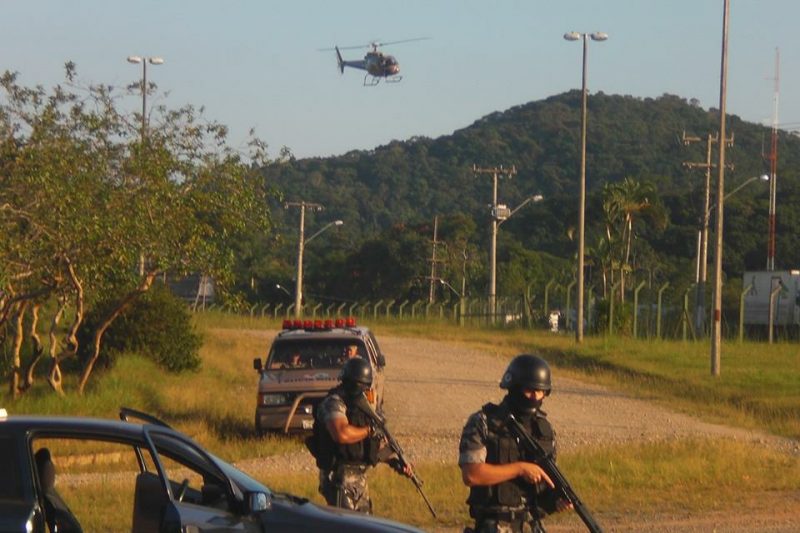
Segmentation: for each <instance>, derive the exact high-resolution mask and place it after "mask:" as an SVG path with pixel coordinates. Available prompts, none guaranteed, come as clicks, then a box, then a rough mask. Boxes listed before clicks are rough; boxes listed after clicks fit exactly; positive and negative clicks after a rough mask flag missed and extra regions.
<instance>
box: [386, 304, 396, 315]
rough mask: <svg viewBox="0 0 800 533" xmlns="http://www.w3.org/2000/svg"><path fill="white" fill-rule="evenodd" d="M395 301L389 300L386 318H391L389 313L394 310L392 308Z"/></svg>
mask: <svg viewBox="0 0 800 533" xmlns="http://www.w3.org/2000/svg"><path fill="white" fill-rule="evenodd" d="M394 302H395V300H389V301H388V302H386V318H389V313H390V312H391V310H392V306H393V305H394Z"/></svg>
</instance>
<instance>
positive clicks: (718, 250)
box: [711, 0, 730, 377]
mask: <svg viewBox="0 0 800 533" xmlns="http://www.w3.org/2000/svg"><path fill="white" fill-rule="evenodd" d="M729 13H730V0H723V9H722V54H721V55H722V58H721V59H720V74H719V136H720V138H721V139H725V138H726V131H725V113H726V109H727V106H726V100H727V82H728V19H729V17H730V15H729ZM717 170H718V171H719V178H718V180H717V234H716V246H715V256H714V316H713V317H712V323H711V326H712V327H711V330H712V331H711V375H712V376H715V377H716V376H719V375H720V360H721V352H722V229H723V225H722V223H723V221H724V216H723V215H724V207H725V205H724V204H725V143H724V142H722V143H719V164H718V165H717Z"/></svg>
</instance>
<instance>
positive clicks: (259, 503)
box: [247, 492, 272, 513]
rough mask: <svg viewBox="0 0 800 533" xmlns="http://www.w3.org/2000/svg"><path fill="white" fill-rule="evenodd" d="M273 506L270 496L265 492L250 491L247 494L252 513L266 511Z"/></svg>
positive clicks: (248, 506)
mask: <svg viewBox="0 0 800 533" xmlns="http://www.w3.org/2000/svg"><path fill="white" fill-rule="evenodd" d="M271 506H272V505H271V503H270V499H269V496H268V495H267V494H266V493H265V492H249V493H248V494H247V509H248V510H249V511H250V512H251V513H258V512H260V511H266V510H268V509H269V508H270V507H271Z"/></svg>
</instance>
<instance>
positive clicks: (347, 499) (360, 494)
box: [319, 465, 372, 514]
mask: <svg viewBox="0 0 800 533" xmlns="http://www.w3.org/2000/svg"><path fill="white" fill-rule="evenodd" d="M319 493H320V494H322V496H324V497H325V501H326V502H328V505H333V506H335V507H342V508H344V509H351V510H353V511H358V512H360V513H366V514H371V513H372V500H370V498H369V486H368V485H367V467H366V466H361V465H342V466H339V467H338V468H337V469H336V470H320V471H319Z"/></svg>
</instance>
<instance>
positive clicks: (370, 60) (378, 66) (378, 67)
mask: <svg viewBox="0 0 800 533" xmlns="http://www.w3.org/2000/svg"><path fill="white" fill-rule="evenodd" d="M426 39H428V37H418V38H416V39H404V40H402V41H391V42H386V43H381V42H377V41H373V42H371V43H369V44H365V45H359V46H334V47H333V48H323V49H322V50H336V61H337V63H338V65H339V72H340V73H342V74H344V68H345V67H350V68H357V69H360V70H366V71H367V73H366V74H365V75H364V86H365V87H373V86H375V85H378V83H380V81H381V79H383V80H385V81H386V83H397V82H399V81H400V80H402V79H403V76H401V75H400V63H398V62H397V59H395V58H394V56H392V55H389V54H384V53H383V52H381V51H380V50H378V48H379V47H381V46H385V45H389V44H399V43H408V42H411V41H423V40H426ZM360 48H371V50H369V51H368V52H367V53H366V55H365V56H364V59H354V60H345V59H342V53H341V52H340V50H355V49H360Z"/></svg>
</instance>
